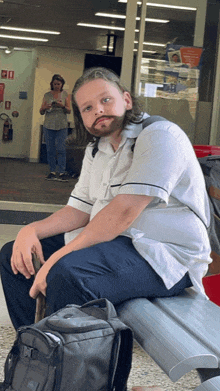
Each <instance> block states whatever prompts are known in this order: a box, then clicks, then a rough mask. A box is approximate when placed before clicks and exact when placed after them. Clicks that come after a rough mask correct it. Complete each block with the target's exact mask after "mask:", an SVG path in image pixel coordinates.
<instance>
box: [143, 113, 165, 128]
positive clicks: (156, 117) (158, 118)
mask: <svg viewBox="0 0 220 391" xmlns="http://www.w3.org/2000/svg"><path fill="white" fill-rule="evenodd" d="M158 121H167V120H166V118H164V117H161V116H160V115H151V116H150V117H147V118H145V119H144V120H143V122H142V129H144V128H146V127H147V126H149V125H151V124H153V123H154V122H158Z"/></svg>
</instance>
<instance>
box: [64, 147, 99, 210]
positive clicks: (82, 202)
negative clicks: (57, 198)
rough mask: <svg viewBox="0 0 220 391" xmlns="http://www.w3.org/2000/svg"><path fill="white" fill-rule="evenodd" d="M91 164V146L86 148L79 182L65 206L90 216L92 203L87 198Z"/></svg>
mask: <svg viewBox="0 0 220 391" xmlns="http://www.w3.org/2000/svg"><path fill="white" fill-rule="evenodd" d="M92 162H93V158H92V154H91V146H88V147H87V148H86V150H85V156H84V158H83V164H82V169H81V173H80V177H79V180H78V182H77V184H76V186H75V188H74V189H73V191H72V193H71V195H70V197H69V200H68V203H67V205H70V206H72V207H74V208H76V209H79V210H81V211H82V212H85V213H88V214H91V210H92V207H93V202H92V201H91V200H90V197H89V187H90V171H91V165H92Z"/></svg>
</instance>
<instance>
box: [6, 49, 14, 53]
mask: <svg viewBox="0 0 220 391" xmlns="http://www.w3.org/2000/svg"><path fill="white" fill-rule="evenodd" d="M12 50H13V49H11V48H6V49H5V54H10V53H11V52H12Z"/></svg>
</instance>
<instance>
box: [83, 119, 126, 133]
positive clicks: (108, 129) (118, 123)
mask: <svg viewBox="0 0 220 391" xmlns="http://www.w3.org/2000/svg"><path fill="white" fill-rule="evenodd" d="M101 118H112V121H111V123H110V124H109V125H108V123H107V124H105V123H103V124H101V127H100V128H99V129H97V128H96V124H97V122H98V121H99V120H100V119H101ZM124 118H125V114H123V115H122V116H116V115H102V116H101V117H99V118H97V119H96V120H95V121H94V123H93V124H92V126H91V127H90V128H88V127H87V130H88V132H89V133H90V134H92V135H93V136H96V137H106V136H110V135H111V134H112V133H114V132H115V131H117V130H122V129H123V124H124Z"/></svg>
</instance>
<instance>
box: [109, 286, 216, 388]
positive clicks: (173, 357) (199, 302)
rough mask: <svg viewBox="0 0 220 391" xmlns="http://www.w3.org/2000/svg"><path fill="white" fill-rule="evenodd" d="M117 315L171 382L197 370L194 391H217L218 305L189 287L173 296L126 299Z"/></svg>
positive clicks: (118, 309)
mask: <svg viewBox="0 0 220 391" xmlns="http://www.w3.org/2000/svg"><path fill="white" fill-rule="evenodd" d="M117 312H118V315H119V317H120V319H121V320H122V321H123V322H124V323H126V324H127V325H128V326H130V327H131V329H132V330H133V332H134V338H135V339H136V341H137V342H138V344H139V345H140V346H141V347H142V348H143V350H144V351H145V352H146V353H147V354H148V355H149V356H150V357H152V359H153V360H154V361H155V362H156V363H157V364H158V365H159V366H160V367H161V368H162V370H163V371H164V372H165V373H166V374H167V375H168V376H169V378H170V379H171V380H172V381H173V382H175V381H177V380H178V379H180V378H181V377H182V376H183V375H185V374H186V373H188V372H190V371H191V370H194V369H197V371H198V373H199V375H200V379H201V382H202V384H201V385H200V386H199V387H200V388H199V387H197V388H196V390H195V391H205V390H207V391H216V390H217V389H218V391H219V390H220V376H219V375H220V307H219V306H217V305H216V304H214V303H212V302H211V301H209V300H206V299H205V298H203V296H201V295H199V294H197V293H196V292H195V291H194V289H193V288H189V289H186V290H185V292H184V293H183V294H182V295H180V296H177V297H171V298H159V299H152V300H147V299H145V298H140V299H134V300H130V301H127V302H125V303H123V304H121V305H120V306H118V307H117ZM216 387H217V388H216Z"/></svg>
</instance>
